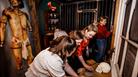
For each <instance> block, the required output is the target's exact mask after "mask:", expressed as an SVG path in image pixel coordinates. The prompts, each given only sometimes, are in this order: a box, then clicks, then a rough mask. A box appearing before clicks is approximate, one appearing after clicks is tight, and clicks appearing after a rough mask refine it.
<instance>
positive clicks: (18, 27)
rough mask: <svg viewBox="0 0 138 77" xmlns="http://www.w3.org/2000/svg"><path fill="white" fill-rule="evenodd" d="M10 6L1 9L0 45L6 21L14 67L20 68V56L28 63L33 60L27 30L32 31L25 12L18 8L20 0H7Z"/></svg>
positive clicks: (2, 41)
mask: <svg viewBox="0 0 138 77" xmlns="http://www.w3.org/2000/svg"><path fill="white" fill-rule="evenodd" d="M9 2H10V4H11V7H9V8H6V9H4V10H3V13H2V17H1V22H0V33H1V34H0V46H1V47H3V44H4V40H5V30H6V29H5V28H6V23H7V21H8V22H9V26H10V28H11V32H12V33H11V36H12V37H11V45H10V47H11V50H12V51H13V54H14V57H15V61H16V67H17V69H18V70H19V69H21V66H22V58H24V59H25V60H27V63H28V64H30V63H31V62H32V60H33V55H32V48H31V45H30V41H29V37H28V34H27V30H29V31H32V27H31V25H30V23H29V21H28V17H27V14H26V13H25V12H23V11H21V10H20V7H21V6H20V5H21V0H9Z"/></svg>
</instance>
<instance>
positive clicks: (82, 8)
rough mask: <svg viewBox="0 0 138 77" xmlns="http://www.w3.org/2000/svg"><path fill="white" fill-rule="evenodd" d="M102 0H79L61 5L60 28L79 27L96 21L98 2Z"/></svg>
mask: <svg viewBox="0 0 138 77" xmlns="http://www.w3.org/2000/svg"><path fill="white" fill-rule="evenodd" d="M100 1H102V0H92V1H80V2H73V3H65V4H62V5H61V20H62V21H61V25H60V26H61V28H63V29H65V30H66V31H69V30H75V29H81V28H84V27H85V26H87V25H89V24H91V23H92V22H94V21H97V18H98V10H99V9H98V8H99V7H98V6H99V5H98V4H99V2H100Z"/></svg>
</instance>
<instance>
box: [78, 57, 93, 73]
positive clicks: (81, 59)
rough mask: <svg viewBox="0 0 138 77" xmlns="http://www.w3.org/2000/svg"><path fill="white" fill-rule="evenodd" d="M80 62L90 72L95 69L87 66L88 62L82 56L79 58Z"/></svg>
mask: <svg viewBox="0 0 138 77" xmlns="http://www.w3.org/2000/svg"><path fill="white" fill-rule="evenodd" d="M78 58H79V60H80V62H81V63H82V65H83V66H84V67H85V68H86V69H87V70H89V71H92V70H93V68H92V66H89V65H88V64H86V62H85V61H84V59H83V57H82V56H78Z"/></svg>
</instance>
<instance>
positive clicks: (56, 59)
mask: <svg viewBox="0 0 138 77" xmlns="http://www.w3.org/2000/svg"><path fill="white" fill-rule="evenodd" d="M75 47H76V42H75V40H73V39H70V38H69V37H68V36H62V37H58V38H57V39H55V40H53V41H52V42H51V46H50V47H49V48H46V49H45V50H43V51H41V52H40V53H39V54H38V55H37V56H36V57H35V59H34V61H33V62H32V63H31V65H30V68H29V69H28V71H27V72H26V73H25V75H26V77H66V75H65V71H66V72H67V73H68V74H69V75H71V76H73V77H78V75H77V74H76V73H75V72H74V71H73V69H72V68H71V67H70V66H69V64H68V63H67V57H68V56H71V55H72V54H73V53H74V52H75V50H76V48H75ZM64 70H65V71H64Z"/></svg>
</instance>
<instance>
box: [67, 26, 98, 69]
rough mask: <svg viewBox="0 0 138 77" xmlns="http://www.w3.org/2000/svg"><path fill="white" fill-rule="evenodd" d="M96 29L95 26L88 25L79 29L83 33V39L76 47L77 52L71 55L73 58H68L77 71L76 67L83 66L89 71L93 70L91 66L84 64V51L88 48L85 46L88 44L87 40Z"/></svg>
mask: <svg viewBox="0 0 138 77" xmlns="http://www.w3.org/2000/svg"><path fill="white" fill-rule="evenodd" d="M97 29H98V28H97V26H95V25H89V26H87V27H85V28H84V29H83V30H82V31H81V33H82V35H83V39H82V41H81V42H80V45H79V46H78V48H77V54H76V55H75V56H74V57H73V59H71V60H70V61H72V62H71V63H70V64H71V66H72V67H73V68H74V70H75V71H77V69H79V68H81V67H84V68H86V69H87V70H89V71H92V70H93V68H92V67H91V66H89V65H88V64H86V62H85V61H86V60H85V57H84V56H85V54H84V53H86V51H85V50H87V48H88V47H87V46H88V44H89V41H90V39H91V38H92V37H93V36H94V35H95V34H96V32H97ZM76 42H77V41H76Z"/></svg>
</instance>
